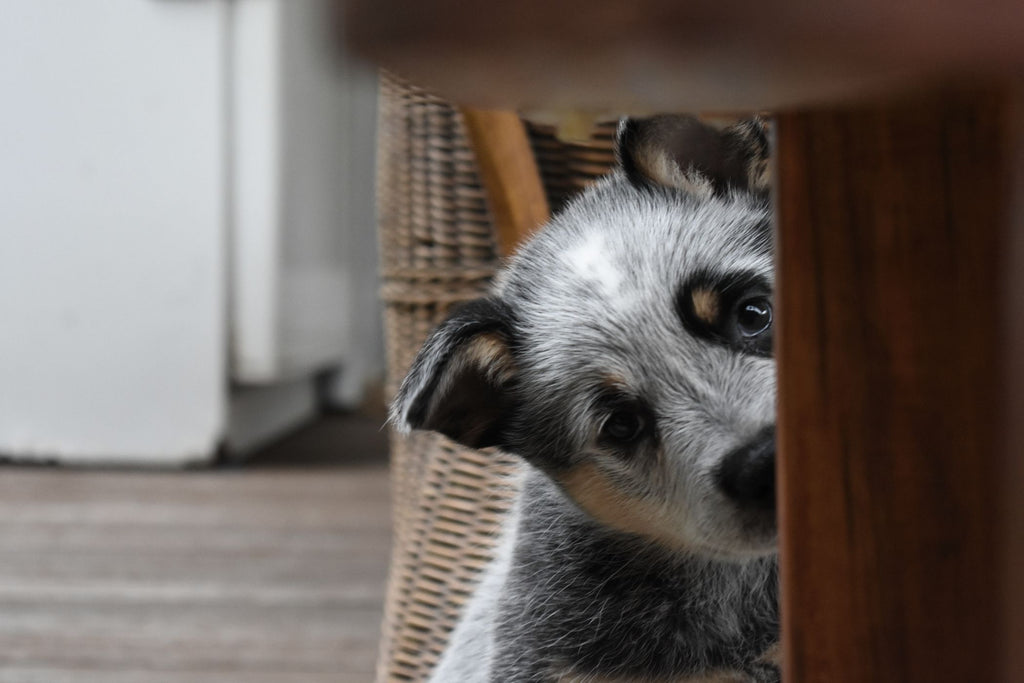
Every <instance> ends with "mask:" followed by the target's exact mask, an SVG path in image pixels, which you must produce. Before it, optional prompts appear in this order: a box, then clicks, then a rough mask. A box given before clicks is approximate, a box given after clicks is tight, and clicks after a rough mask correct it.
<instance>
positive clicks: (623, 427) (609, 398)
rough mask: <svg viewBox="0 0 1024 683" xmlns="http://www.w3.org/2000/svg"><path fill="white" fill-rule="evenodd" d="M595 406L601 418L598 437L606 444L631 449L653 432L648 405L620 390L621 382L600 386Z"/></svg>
mask: <svg viewBox="0 0 1024 683" xmlns="http://www.w3.org/2000/svg"><path fill="white" fill-rule="evenodd" d="M596 405H597V411H598V415H599V416H600V420H601V430H600V433H599V434H598V440H599V441H600V443H601V444H602V445H603V446H605V447H608V448H613V449H617V450H632V449H633V448H634V447H635V446H636V445H637V444H639V442H641V441H643V440H644V439H646V438H648V437H650V436H653V435H654V433H655V429H654V419H653V415H652V414H651V411H650V409H649V408H648V407H647V404H646V403H645V402H644V401H642V400H641V399H639V398H637V397H635V396H633V395H631V394H629V393H627V392H626V391H623V389H622V385H621V384H620V385H618V387H612V386H609V385H608V384H604V385H603V386H601V387H600V389H599V393H598V396H597V401H596Z"/></svg>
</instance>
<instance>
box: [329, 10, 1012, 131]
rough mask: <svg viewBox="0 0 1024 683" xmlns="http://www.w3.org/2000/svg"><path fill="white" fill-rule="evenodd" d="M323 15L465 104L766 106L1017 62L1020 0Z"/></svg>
mask: <svg viewBox="0 0 1024 683" xmlns="http://www.w3.org/2000/svg"><path fill="white" fill-rule="evenodd" d="M337 6H338V8H339V10H341V9H342V8H343V9H344V11H343V12H339V17H340V21H341V23H342V25H343V26H344V30H345V33H346V35H347V38H346V40H347V43H348V44H349V45H351V46H353V47H354V49H355V50H356V51H357V52H358V53H359V54H361V55H362V56H364V57H366V58H369V59H371V60H373V61H374V62H376V63H378V64H380V65H382V66H384V67H386V68H389V69H392V70H394V71H396V72H398V73H400V74H402V75H403V76H405V77H407V78H410V79H412V80H413V81H415V82H417V83H420V84H423V85H425V86H428V87H430V88H432V89H434V90H436V91H438V92H439V93H440V94H442V95H444V96H445V97H447V98H449V99H451V100H453V101H457V102H459V103H462V104H469V105H473V106H476V107H489V108H513V107H514V108H524V107H526V108H529V107H538V108H544V109H548V110H551V109H554V110H558V109H560V108H566V109H575V110H578V109H580V108H583V109H588V110H594V111H601V110H615V111H622V110H636V111H644V110H658V109H688V110H697V109H748V110H749V109H758V108H768V109H780V108H785V107H794V106H799V105H805V104H808V103H820V102H830V101H836V100H840V99H844V98H850V97H857V96H862V95H864V94H867V93H872V92H877V91H880V90H885V89H887V88H893V87H895V86H900V87H904V86H905V85H906V84H908V83H917V84H926V85H932V84H934V83H935V82H937V81H947V80H960V81H963V80H970V81H973V80H977V79H979V78H988V77H1005V76H1007V75H1013V74H1014V73H1020V71H1021V69H1022V67H1024V3H1022V2H1020V0H991V1H990V2H983V3H972V2H966V1H964V0H936V1H934V2H925V1H923V0H909V1H907V2H901V3H897V2H891V0H817V1H816V2H812V3H809V2H799V1H797V0H762V1H761V2H758V3H748V2H739V1H737V0H724V1H723V0H695V1H690V2H681V1H679V0H633V1H632V2H628V3H627V2H622V1H621V0H518V1H516V2H486V3H484V2H465V1H462V0H417V2H406V1H403V0H347V2H343V1H342V0H339V1H338V3H337ZM342 14H343V16H342Z"/></svg>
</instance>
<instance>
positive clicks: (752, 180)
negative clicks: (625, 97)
mask: <svg viewBox="0 0 1024 683" xmlns="http://www.w3.org/2000/svg"><path fill="white" fill-rule="evenodd" d="M768 137H769V136H768V129H767V126H766V124H765V122H764V120H763V119H761V118H752V119H748V120H745V121H741V122H739V123H736V124H734V125H731V126H728V127H726V128H716V127H715V126H712V125H709V124H707V123H703V122H701V121H700V120H698V119H697V118H695V117H693V116H684V115H678V114H663V115H660V116H652V117H650V118H644V119H622V120H621V121H620V122H619V130H618V136H617V140H616V153H617V154H618V158H619V163H620V164H621V165H622V168H623V170H624V171H625V172H626V175H627V177H628V178H629V179H630V181H631V182H633V183H634V184H635V185H645V184H651V183H653V184H656V185H664V186H667V187H674V188H677V189H680V190H684V191H686V192H689V193H692V194H696V195H699V196H709V195H721V194H725V193H727V192H728V191H729V189H730V188H733V189H737V190H749V191H754V192H761V191H766V190H767V189H768V187H769V183H770V178H769V173H770V171H769V169H770V165H769V163H768V159H769V154H770V144H769V140H768Z"/></svg>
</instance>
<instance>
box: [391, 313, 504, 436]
mask: <svg viewBox="0 0 1024 683" xmlns="http://www.w3.org/2000/svg"><path fill="white" fill-rule="evenodd" d="M512 333H513V326H512V314H511V312H510V310H509V309H508V307H507V306H506V305H505V304H504V303H502V302H501V301H500V300H498V299H490V298H487V299H479V300H477V301H473V302H471V303H468V304H466V305H464V306H462V307H460V308H459V309H457V310H456V311H454V312H453V313H452V315H451V316H450V317H449V318H448V319H447V320H445V321H444V322H443V323H441V325H440V326H439V327H438V328H437V329H436V330H434V332H433V333H432V334H431V335H430V337H429V338H428V339H427V341H426V343H425V344H424V345H423V348H422V349H420V352H419V354H418V355H417V356H416V360H415V361H413V364H412V368H410V370H409V374H408V375H406V378H405V381H403V382H402V387H401V388H400V389H399V390H398V396H396V397H395V401H394V403H393V404H392V406H391V420H392V422H393V423H394V424H395V426H396V427H397V428H398V429H399V430H400V431H403V432H407V431H409V430H411V429H430V430H434V431H437V432H441V433H442V434H444V435H445V436H447V437H449V438H451V439H454V440H455V441H458V442H459V443H461V444H463V445H465V446H469V447H471V448H485V447H487V446H498V445H501V444H502V432H503V427H504V425H505V422H506V420H507V418H508V415H509V411H510V409H511V407H512V401H511V386H512V383H513V382H514V380H515V376H516V366H515V362H514V361H513V358H512V352H511V343H512Z"/></svg>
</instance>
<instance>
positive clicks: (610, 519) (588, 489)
mask: <svg viewBox="0 0 1024 683" xmlns="http://www.w3.org/2000/svg"><path fill="white" fill-rule="evenodd" d="M559 481H560V482H561V483H562V486H563V488H564V489H565V491H566V493H568V494H569V496H570V497H572V499H573V500H574V501H576V503H577V504H578V505H579V506H580V507H581V508H583V509H584V510H586V511H587V513H589V514H590V515H591V516H592V517H593V518H594V519H596V520H597V521H599V522H601V523H602V524H605V525H606V526H608V527H610V528H612V529H617V530H619V531H625V532H627V533H631V534H636V535H637V536H641V537H643V538H646V539H649V540H651V541H655V542H657V543H660V544H662V545H665V546H668V547H670V548H678V547H680V545H681V543H680V542H679V539H678V538H676V537H674V536H672V535H671V534H669V533H666V532H665V529H670V528H672V527H673V525H674V523H673V522H672V521H671V520H668V519H666V517H665V514H664V512H663V511H662V510H660V509H659V508H658V506H657V505H654V504H652V503H651V502H650V501H646V500H643V499H642V498H637V497H636V496H631V495H630V494H628V493H626V492H625V491H621V490H620V489H618V488H616V486H615V484H614V482H612V481H611V480H610V479H609V478H608V477H607V475H605V474H604V473H603V472H601V470H599V469H598V468H597V466H596V465H594V464H593V463H584V464H582V465H579V466H577V467H575V468H573V469H572V470H569V471H568V472H566V473H564V474H562V475H560V476H559Z"/></svg>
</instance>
